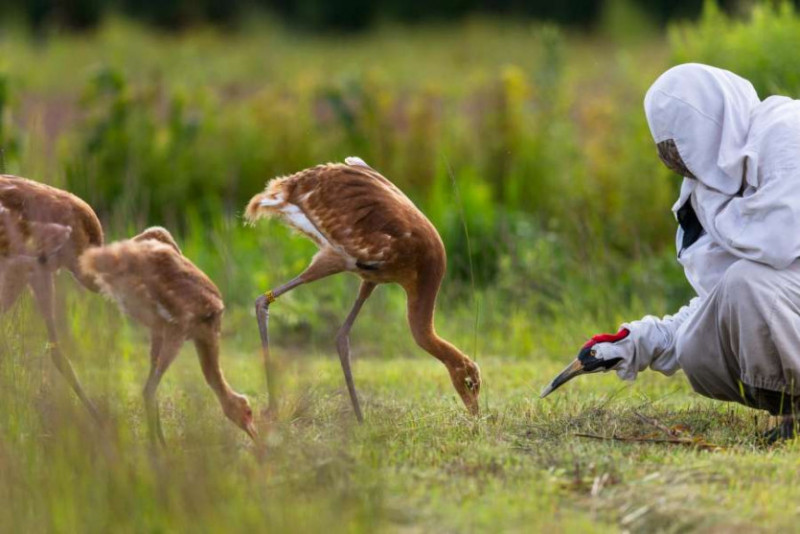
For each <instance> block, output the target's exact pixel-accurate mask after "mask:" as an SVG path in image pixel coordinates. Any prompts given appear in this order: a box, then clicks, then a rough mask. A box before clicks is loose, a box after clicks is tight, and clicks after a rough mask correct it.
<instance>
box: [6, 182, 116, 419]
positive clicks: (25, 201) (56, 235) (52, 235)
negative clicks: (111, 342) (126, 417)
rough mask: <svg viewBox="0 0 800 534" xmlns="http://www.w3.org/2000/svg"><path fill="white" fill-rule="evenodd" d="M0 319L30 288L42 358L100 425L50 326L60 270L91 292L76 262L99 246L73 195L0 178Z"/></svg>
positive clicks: (99, 237) (91, 221) (89, 213)
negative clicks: (40, 322)
mask: <svg viewBox="0 0 800 534" xmlns="http://www.w3.org/2000/svg"><path fill="white" fill-rule="evenodd" d="M0 206H2V211H0V314H3V313H5V312H6V311H8V310H9V309H11V307H12V306H13V305H14V303H15V302H16V301H17V300H18V298H19V296H20V295H21V294H22V292H23V290H24V289H25V288H26V287H30V288H31V291H32V293H33V296H34V299H35V301H36V306H37V308H38V311H39V313H40V314H41V316H42V317H43V319H44V321H45V326H46V327H47V335H48V340H49V344H48V352H49V353H50V356H51V358H52V360H53V362H54V364H55V366H56V368H57V369H58V370H59V372H60V373H61V374H62V375H63V376H64V377H65V378H66V380H67V382H68V383H69V385H70V386H71V387H72V389H73V390H74V391H75V393H76V394H77V395H78V397H79V398H80V400H81V401H82V402H83V404H84V405H85V406H86V408H87V409H88V410H89V412H90V413H91V414H92V416H94V418H95V419H96V420H98V421H100V416H99V414H98V412H97V409H96V408H95V407H94V404H92V402H91V401H90V400H89V398H88V397H87V396H86V394H85V393H84V391H83V388H82V387H81V384H80V382H79V380H78V377H77V375H76V374H75V370H74V369H73V368H72V365H71V364H70V362H69V360H68V359H67V358H66V356H64V355H63V354H62V353H61V350H60V347H59V343H58V335H57V332H56V326H55V324H56V323H55V302H56V301H55V294H54V293H55V289H54V288H55V282H54V279H55V274H56V273H57V272H58V271H59V270H60V269H62V268H64V269H67V270H68V271H69V272H71V273H72V274H73V276H74V277H75V279H76V280H77V281H78V282H79V283H80V284H81V285H82V286H83V287H85V288H87V289H89V290H91V291H97V289H98V288H97V286H96V285H95V284H94V282H93V281H92V280H90V279H88V278H87V277H86V276H84V275H83V273H82V272H81V270H80V268H79V265H78V257H79V256H80V255H81V254H82V253H83V252H84V251H85V250H87V249H89V248H91V247H95V246H100V245H102V244H103V229H102V227H101V226H100V221H99V220H98V219H97V215H95V213H94V211H93V210H92V208H91V207H89V205H88V204H86V202H84V201H83V200H81V199H79V198H78V197H76V196H75V195H72V194H70V193H67V192H66V191H62V190H60V189H56V188H55V187H51V186H48V185H44V184H40V183H38V182H34V181H32V180H27V179H25V178H20V177H17V176H11V175H7V174H5V175H0Z"/></svg>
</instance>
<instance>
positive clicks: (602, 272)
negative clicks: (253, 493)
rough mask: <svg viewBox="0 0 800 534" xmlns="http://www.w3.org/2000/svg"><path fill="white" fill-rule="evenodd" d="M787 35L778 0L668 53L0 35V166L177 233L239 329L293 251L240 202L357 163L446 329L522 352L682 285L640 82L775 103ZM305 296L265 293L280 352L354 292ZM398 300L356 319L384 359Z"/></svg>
mask: <svg viewBox="0 0 800 534" xmlns="http://www.w3.org/2000/svg"><path fill="white" fill-rule="evenodd" d="M623 15H624V13H623ZM636 16H637V17H638V16H642V15H641V13H640V14H639V15H636ZM625 17H626V16H622V19H625ZM619 18H620V17H619V16H618V17H617V19H619ZM628 18H630V17H628ZM798 25H800V18H799V17H798V16H797V14H796V13H795V11H794V9H793V8H792V7H791V5H790V4H779V5H777V6H773V7H768V6H762V7H757V8H756V9H755V10H754V12H753V15H752V17H750V18H749V19H746V20H740V19H734V18H732V17H731V16H729V15H725V14H724V13H722V12H721V11H720V10H719V9H718V8H717V7H716V5H715V4H713V3H708V4H707V5H706V9H705V12H704V14H703V16H702V17H701V19H700V20H699V21H698V22H697V23H684V24H682V25H679V26H675V27H673V28H672V30H671V32H670V36H669V40H668V41H666V42H665V41H664V40H663V39H662V38H660V37H655V38H652V37H651V38H649V39H648V40H645V41H641V40H637V41H635V44H630V42H629V41H627V40H625V39H624V38H623V37H621V36H619V35H618V33H616V32H612V33H602V32H601V33H600V34H598V35H597V36H596V37H586V38H580V39H576V38H572V37H570V36H568V35H567V34H565V33H564V32H563V31H562V30H560V29H559V28H558V27H556V26H552V25H530V24H525V23H510V22H508V21H498V20H493V21H492V20H483V21H470V22H465V23H463V24H461V25H455V26H449V27H419V28H417V29H413V30H412V29H402V28H395V29H384V30H379V31H377V32H373V33H369V34H367V35H362V36H356V37H350V38H346V39H344V38H340V37H337V38H333V37H324V36H320V37H314V38H310V37H308V38H298V36H297V35H296V34H294V33H293V32H291V31H289V30H286V29H285V28H283V27H281V26H280V25H276V24H274V23H272V22H270V21H268V20H262V21H261V22H259V23H257V26H255V27H253V28H252V29H251V30H248V31H242V32H240V33H237V34H233V35H228V34H226V33H217V32H214V31H204V32H197V33H195V34H186V35H183V36H178V37H170V36H164V35H160V34H153V33H151V32H149V31H147V30H144V29H142V28H141V27H139V26H137V25H132V24H130V23H128V22H125V21H122V20H119V19H113V20H111V21H110V22H108V23H107V24H106V25H105V26H103V28H102V29H101V30H100V31H99V32H97V33H96V34H94V35H92V36H83V37H68V36H64V37H60V38H58V39H54V40H51V41H47V42H44V43H39V44H32V43H31V41H30V40H29V39H28V34H26V33H25V32H20V31H10V30H9V31H5V32H4V33H3V37H2V40H0V47H2V51H3V60H2V62H0V119H2V120H0V125H2V129H0V140H2V141H3V143H4V145H5V154H6V156H5V161H6V166H7V168H8V170H9V171H13V172H16V173H18V174H21V175H26V176H29V177H32V178H37V179H42V180H45V181H51V182H55V183H56V184H58V185H61V186H64V187H66V188H68V189H69V190H71V191H73V192H75V193H76V194H77V195H79V196H80V197H82V198H84V199H86V200H87V201H88V202H89V203H90V204H91V205H92V206H93V207H94V208H95V209H96V210H97V212H98V214H99V215H100V216H101V218H102V219H103V221H104V223H105V225H106V227H107V229H108V232H109V234H110V236H111V237H123V236H127V235H130V234H133V233H135V232H137V231H139V230H140V229H141V228H143V227H144V226H146V225H150V224H163V225H165V226H167V227H169V228H171V229H173V230H174V231H176V233H177V234H178V235H179V236H180V238H181V239H182V240H183V241H184V243H185V245H184V248H185V250H186V251H187V254H188V255H189V256H190V257H191V258H193V259H194V260H196V261H197V262H198V263H199V264H200V265H201V267H203V268H204V269H205V270H206V271H207V272H208V273H209V275H210V276H211V277H212V278H213V279H214V280H215V281H217V283H218V284H219V285H220V287H221V288H222V290H223V293H224V294H225V296H226V301H227V302H228V303H229V308H230V309H231V312H230V315H231V316H232V317H233V318H234V319H231V320H233V321H235V320H236V319H235V318H236V317H237V316H240V317H241V319H242V320H243V321H245V323H244V324H249V321H250V320H251V319H250V318H248V317H247V313H248V312H249V308H250V303H251V302H252V299H253V296H254V295H255V294H257V293H258V292H259V291H263V290H264V289H266V288H268V287H272V286H275V285H277V284H279V283H282V282H283V281H285V280H287V279H289V278H290V277H292V276H294V275H295V274H296V273H298V272H299V271H300V270H302V268H303V267H304V265H305V263H306V262H307V261H308V258H310V256H311V254H312V253H313V246H312V245H311V244H310V243H308V242H306V241H305V240H303V239H300V238H297V237H295V236H292V235H290V233H289V232H288V231H286V230H285V229H283V228H281V227H280V225H278V224H270V225H268V227H259V228H256V229H249V228H244V227H242V225H241V220H240V219H239V215H240V213H241V210H242V209H243V206H244V205H245V203H246V201H247V199H248V198H249V197H250V196H252V195H253V194H254V193H256V192H258V191H259V190H261V189H262V188H263V186H264V183H265V182H266V181H267V180H268V179H269V178H271V177H273V176H277V175H281V174H286V173H291V172H295V171H297V170H300V169H302V168H305V167H308V166H311V165H314V164H317V163H319V162H324V161H341V160H343V159H344V157H345V156H348V155H359V156H361V157H363V158H364V159H365V160H366V161H367V162H369V163H370V164H371V165H373V166H374V167H375V168H377V169H379V170H380V171H381V172H383V173H384V174H385V175H386V176H388V177H389V178H390V179H392V180H393V181H395V182H396V183H397V184H398V185H399V186H400V187H401V188H403V190H405V191H406V192H407V193H408V194H409V196H410V197H411V198H412V199H413V200H415V201H416V202H417V203H418V204H419V205H420V207H421V208H422V209H423V211H424V212H425V213H426V214H428V215H429V217H430V218H431V219H432V221H433V222H434V224H435V225H436V226H437V228H438V229H439V230H440V232H441V234H442V236H443V238H444V240H445V243H446V246H447V249H448V255H449V273H450V276H449V278H448V281H447V283H446V284H445V295H444V300H443V302H445V303H446V304H445V305H444V306H443V307H444V308H446V309H447V310H448V311H447V314H448V315H447V316H446V317H447V318H446V319H445V320H444V321H440V323H442V322H446V323H449V326H448V325H444V326H442V328H443V329H444V331H445V332H448V331H450V332H453V333H454V335H456V336H458V335H459V334H460V335H461V339H460V340H457V341H459V342H460V344H462V345H463V344H464V343H466V342H473V340H472V339H471V338H472V336H471V335H468V334H466V332H469V331H471V330H472V329H473V325H474V324H475V323H474V321H475V319H474V313H475V306H476V305H477V306H478V307H479V308H482V310H483V312H482V313H481V317H480V319H479V323H478V327H479V328H480V330H481V331H483V332H484V335H482V336H481V340H482V341H481V343H482V347H481V349H482V350H486V351H490V352H493V353H509V354H516V355H520V356H522V355H532V354H538V355H543V354H547V353H549V352H550V350H551V349H553V348H559V350H563V348H561V347H562V346H563V345H562V344H563V343H564V341H565V340H572V339H573V338H574V339H575V341H576V342H577V340H578V339H579V337H580V336H585V335H588V334H591V333H593V330H594V329H596V328H601V329H612V328H614V327H615V326H616V324H617V323H618V322H620V321H622V320H628V319H632V318H636V317H637V316H639V315H641V314H643V313H644V312H645V311H648V312H651V313H666V312H669V311H674V309H676V308H677V307H678V306H680V305H681V304H683V303H684V302H686V301H687V300H688V298H689V296H690V289H689V287H688V284H686V282H685V281H684V279H683V276H682V273H681V271H680V269H679V267H678V266H677V264H676V262H675V260H674V244H673V235H674V227H675V223H674V220H673V219H672V216H671V214H670V212H669V207H670V206H671V203H672V201H673V199H674V197H675V195H676V191H677V187H678V180H677V179H675V177H674V176H672V175H671V174H670V173H669V171H667V170H666V169H665V168H663V166H662V165H661V164H660V163H659V162H658V159H657V158H656V157H655V152H654V148H653V145H652V140H651V139H650V135H649V132H648V129H647V125H646V122H645V119H644V114H643V113H642V109H641V99H642V95H643V94H644V92H645V90H646V88H647V86H648V85H649V84H650V83H651V82H652V80H654V79H655V78H656V77H657V75H658V74H659V73H660V72H661V71H663V70H664V69H665V68H667V67H668V66H669V65H670V64H671V63H674V62H679V61H689V60H692V61H701V62H702V61H705V62H709V63H714V64H721V65H722V66H724V67H727V68H731V69H732V70H734V71H737V72H739V73H741V74H743V75H745V76H748V77H750V78H751V79H752V80H753V81H754V82H755V83H756V84H757V86H758V87H759V90H760V91H762V96H764V93H765V92H770V91H772V90H780V91H786V92H789V93H792V92H793V91H796V89H795V88H796V87H797V72H796V69H794V68H793V66H794V65H795V63H796V62H794V61H793V58H794V55H796V54H797V52H796V50H798V47H797V46H794V45H795V44H796V43H795V42H794V41H795V40H796V37H795V35H798V33H797V32H796V31H795V30H796V29H797V28H798ZM719 43H724V45H722V46H721V45H720V44H719ZM726 51H731V52H726ZM422 59H424V61H422ZM33 64H36V65H37V67H38V68H36V69H31V68H30V65H33ZM465 226H466V228H467V230H468V233H469V237H470V241H471V243H468V242H467V238H466V235H467V232H465ZM470 245H471V246H470ZM470 253H471V256H470ZM264 260H266V261H264ZM473 275H474V279H475V282H476V283H477V287H476V289H475V291H474V292H473V290H472V286H471V281H472V278H473ZM340 278H341V277H340ZM317 286H318V287H315V288H313V289H304V290H299V291H298V292H297V294H296V295H295V294H292V295H291V296H289V297H287V298H286V300H285V302H286V304H284V311H283V312H282V313H281V314H276V320H277V321H278V323H277V324H279V325H283V326H284V327H285V328H286V329H287V331H289V332H294V333H295V334H296V335H294V336H292V335H291V334H286V335H284V336H282V337H281V336H279V337H278V338H277V339H278V340H283V341H285V342H286V343H288V344H292V343H296V342H298V341H300V340H302V341H304V342H310V343H311V344H314V343H316V342H317V341H319V342H320V343H324V344H325V346H327V345H328V344H329V339H328V336H329V335H330V334H331V332H333V331H335V328H336V327H337V325H338V323H339V321H341V315H342V313H343V312H344V311H345V310H346V309H347V306H348V305H349V302H350V301H351V300H352V298H353V293H354V287H353V281H352V280H348V279H346V278H345V279H343V280H341V281H340V280H338V279H337V280H332V281H329V282H326V283H324V284H317ZM379 293H380V292H379ZM402 298H403V296H402V293H401V292H399V290H396V289H395V290H390V291H388V292H387V293H386V294H384V295H383V296H378V297H376V300H378V301H379V304H376V309H377V310H379V311H377V312H376V313H375V317H374V320H375V321H379V322H380V324H382V325H392V326H391V327H383V328H381V329H379V331H380V332H382V334H381V335H379V336H378V339H376V340H374V342H375V344H376V346H380V345H381V342H382V340H383V339H396V338H398V337H400V338H402V339H406V341H405V342H404V343H401V344H395V345H394V347H395V348H396V350H395V351H393V353H395V354H396V353H398V352H404V351H406V350H413V349H412V348H411V347H412V344H411V342H410V340H409V337H408V336H407V334H406V333H405V326H404V318H403V316H404V312H403V304H402ZM239 305H241V306H242V310H243V311H242V312H241V313H240V312H239V311H237V306H239ZM498 306H499V308H498ZM564 317H570V318H571V319H570V321H568V323H564V322H563V318H564ZM363 320H364V321H365V322H367V324H369V322H370V321H372V320H373V319H370V318H366V319H363ZM598 320H599V321H600V323H601V325H600V326H591V325H593V324H594V323H596V322H598ZM234 324H238V323H234ZM279 342H281V341H279ZM570 342H572V341H570ZM473 344H474V342H473ZM469 350H473V348H472V347H470V348H469Z"/></svg>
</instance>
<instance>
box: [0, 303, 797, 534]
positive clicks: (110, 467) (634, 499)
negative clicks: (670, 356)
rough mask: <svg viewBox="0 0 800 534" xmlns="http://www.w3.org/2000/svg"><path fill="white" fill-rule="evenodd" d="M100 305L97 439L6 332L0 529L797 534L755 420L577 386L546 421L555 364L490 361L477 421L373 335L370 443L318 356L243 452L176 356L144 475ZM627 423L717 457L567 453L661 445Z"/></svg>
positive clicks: (697, 403) (295, 365)
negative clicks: (379, 351)
mask: <svg viewBox="0 0 800 534" xmlns="http://www.w3.org/2000/svg"><path fill="white" fill-rule="evenodd" d="M26 301H27V299H26ZM97 306H98V309H99V308H102V309H103V310H104V313H105V315H106V317H107V318H108V319H107V321H105V322H102V323H99V324H95V325H94V326H91V327H89V329H88V333H89V334H91V335H90V336H88V335H87V332H84V335H83V336H82V337H83V339H82V340H76V344H77V345H81V350H80V354H77V353H76V354H74V357H73V359H74V360H75V362H76V367H77V368H78V370H79V372H80V374H81V377H82V379H83V380H84V383H85V386H86V388H87V389H88V390H89V391H90V392H91V395H92V397H93V398H94V399H96V400H97V401H98V402H99V404H100V406H101V407H102V410H103V411H104V413H105V414H106V416H107V418H108V424H107V426H106V428H105V429H103V430H102V431H101V430H98V429H97V428H95V427H94V426H93V425H92V424H91V422H90V421H89V419H88V417H87V414H86V413H85V412H84V411H83V410H82V408H81V407H80V406H79V405H78V404H77V402H76V401H75V399H74V397H73V395H72V394H71V392H70V391H69V390H68V388H67V387H66V386H65V384H64V382H63V380H62V379H61V377H60V376H58V375H57V373H56V371H55V370H54V369H53V366H52V365H51V364H50V362H49V361H48V360H47V359H46V357H45V355H44V346H45V343H44V339H43V337H42V332H41V331H40V330H39V329H38V328H37V327H35V326H30V328H28V331H27V332H25V334H24V335H21V334H20V333H18V332H15V330H18V324H19V323H20V322H24V324H28V325H33V321H31V320H30V319H32V318H33V316H32V315H31V314H30V310H29V309H28V303H27V302H25V303H23V305H22V307H21V308H18V309H17V310H16V311H15V312H13V313H12V314H11V315H9V316H7V317H6V318H3V319H2V320H0V327H2V329H3V338H2V345H0V405H2V406H3V409H2V410H1V411H0V499H1V500H2V502H3V506H2V507H0V530H3V531H15V532H44V531H52V532H105V531H108V530H110V529H113V530H114V531H116V532H142V531H145V532H168V531H187V530H191V531H199V532H214V531H230V532H238V531H242V532H244V531H253V530H256V531H265V530H267V531H271V532H276V531H292V532H319V531H328V532H368V531H375V530H383V531H402V532H419V531H445V532H451V531H467V532H480V531H485V530H487V529H493V530H497V531H502V532H507V531H531V530H539V531H556V532H559V531H561V532H576V531H585V532H589V531H593V532H596V531H619V530H629V531H641V532H652V531H667V532H676V531H687V530H708V529H711V530H713V531H716V532H727V531H731V530H735V531H752V529H762V528H763V529H766V530H773V529H778V528H787V529H790V528H793V526H794V525H795V524H796V519H797V508H796V502H797V499H798V498H799V497H800V489H798V488H797V485H796V484H795V483H794V477H795V473H796V472H797V468H798V460H797V458H798V455H797V452H798V448H797V447H798V445H796V444H788V445H781V446H777V447H774V448H768V447H766V446H764V445H762V444H760V443H759V441H758V439H757V435H758V433H759V432H760V431H763V430H765V429H766V428H767V426H768V425H769V423H770V421H769V418H767V417H766V416H763V415H758V414H757V413H756V412H753V411H750V410H748V409H746V408H740V407H736V406H732V405H727V404H723V403H714V402H712V401H708V400H705V399H702V398H700V397H698V396H697V395H694V394H693V393H692V392H691V391H690V389H689V387H688V385H687V383H686V381H685V379H684V378H683V376H682V375H678V376H676V377H673V378H671V379H669V378H665V377H662V376H660V375H655V374H648V373H644V374H643V375H641V376H640V379H639V380H638V381H637V382H635V383H633V384H628V383H623V382H620V381H619V380H618V379H617V378H616V377H615V376H612V375H604V376H601V375H595V376H587V377H582V378H580V379H577V380H575V381H574V382H572V383H570V384H569V385H568V386H565V387H564V388H563V389H562V390H560V391H558V392H556V393H554V394H553V395H552V396H551V397H548V398H547V399H545V400H539V399H538V392H539V391H540V389H541V388H542V387H543V386H544V385H545V384H546V383H547V382H548V381H549V380H550V379H551V378H552V376H554V375H555V373H557V372H558V371H559V370H560V369H561V367H562V366H563V365H564V364H565V361H562V359H561V358H560V357H559V358H556V357H555V356H554V357H549V358H536V359H529V360H515V359H508V358H505V357H502V355H493V356H491V357H489V356H487V357H485V358H481V360H480V363H481V367H482V370H483V374H484V377H485V382H484V387H483V402H482V404H483V413H482V416H481V418H480V419H479V420H473V419H472V418H470V417H469V416H467V414H466V413H465V412H464V410H463V408H462V407H461V406H460V404H459V402H458V401H457V400H456V396H455V394H454V392H453V390H452V387H451V385H450V382H449V379H448V376H447V373H446V372H445V370H444V368H443V367H442V366H441V365H440V364H439V363H438V362H436V361H435V360H433V359H432V358H430V357H429V356H427V355H425V354H424V353H422V352H421V351H420V350H411V351H408V352H407V353H404V354H399V355H397V356H395V357H393V358H391V359H379V358H374V357H369V356H370V355H369V354H367V352H368V351H365V350H364V349H363V346H364V345H363V343H362V339H364V338H369V335H368V333H366V332H358V333H357V334H356V335H355V336H354V339H353V343H354V349H355V355H356V362H355V377H356V382H357V385H358V387H359V390H360V393H361V396H362V400H363V405H364V408H365V416H366V422H365V423H364V424H363V425H360V426H359V425H358V424H356V423H355V420H354V418H353V416H352V412H351V409H350V406H349V400H348V398H347V395H346V391H345V389H344V387H343V380H342V377H341V371H340V369H339V365H338V360H337V358H336V357H335V354H334V351H333V349H332V347H331V350H328V351H324V352H320V351H311V352H310V353H306V352H304V351H297V350H293V351H287V350H285V349H278V350H277V355H278V357H279V358H280V360H281V362H282V369H283V370H282V376H283V380H282V381H281V384H282V405H281V416H280V418H279V420H278V421H277V422H272V423H270V422H267V421H264V420H261V421H260V430H261V438H262V442H261V444H260V445H258V446H255V445H253V444H251V443H250V442H249V441H248V439H247V438H246V436H245V435H244V434H243V433H242V432H241V431H239V430H238V429H237V428H235V427H234V426H233V425H232V424H230V423H229V422H228V421H227V420H226V419H225V418H224V416H223V415H222V412H221V410H220V409H219V406H218V405H217V403H216V400H215V398H214V396H213V394H212V393H211V391H210V390H209V389H208V388H207V387H206V386H205V384H204V383H203V381H202V375H201V373H200V370H199V365H198V364H197V361H196V358H195V356H194V354H193V352H192V351H191V350H190V349H189V348H187V349H186V350H185V351H184V353H182V354H181V356H180V357H179V358H178V360H177V361H176V363H175V364H174V366H173V367H172V368H171V369H170V371H169V373H168V374H167V376H166V378H165V380H164V381H163V383H162V386H161V388H160V395H159V397H160V404H161V408H162V413H163V422H164V427H165V432H166V435H167V440H168V443H169V446H168V449H167V450H166V451H163V453H160V454H156V455H154V454H152V451H151V450H150V448H149V445H148V440H147V435H146V429H145V424H144V421H143V408H142V404H141V396H140V391H141V387H142V385H143V382H144V379H145V377H146V373H147V365H148V356H147V344H146V340H144V339H143V338H142V336H141V334H142V332H141V330H139V329H138V328H135V327H132V326H131V325H127V324H126V323H125V322H123V321H121V320H119V318H118V316H117V314H116V312H115V311H113V307H112V305H111V304H110V303H102V302H101V303H99V304H98V305H97ZM274 314H275V315H276V316H277V315H280V311H279V309H277V308H276V310H275V312H274ZM106 326H107V327H106ZM253 326H254V325H253ZM275 335H279V334H278V332H275ZM242 336H243V339H244V340H246V341H243V342H242V343H241V344H240V343H238V342H237V343H235V342H233V341H232V340H231V339H230V338H229V337H226V338H225V339H224V340H223V360H222V362H223V365H224V368H225V371H226V374H227V376H228V379H229V381H230V382H231V384H232V385H233V386H234V387H235V388H236V389H238V390H239V391H242V392H245V393H247V394H248V395H250V396H251V399H252V400H253V401H254V405H255V408H256V411H258V412H260V410H261V409H264V408H265V407H266V406H265V403H266V392H265V379H264V375H263V372H262V368H261V363H260V360H259V353H258V350H257V347H258V344H257V334H256V330H255V328H251V329H249V330H248V332H246V333H242ZM87 337H91V341H89V342H87V341H86V338H87ZM236 345H239V346H238V347H236V348H232V347H233V346H236ZM76 352H77V351H76ZM559 356H561V355H559ZM637 413H640V414H643V415H645V416H648V417H652V418H655V419H657V420H658V421H659V422H660V423H661V424H663V425H666V426H668V427H679V428H682V429H683V430H684V432H687V433H689V434H690V435H692V436H695V437H702V438H703V439H705V440H706V441H708V442H711V443H714V444H717V445H719V446H720V447H722V448H721V450H719V451H715V452H707V451H701V450H694V449H692V448H691V447H683V446H678V445H669V444H627V443H619V442H612V441H598V440H591V439H586V438H580V437H577V436H575V434H576V433H592V434H598V435H603V436H610V435H612V434H615V435H618V436H642V435H652V434H655V435H658V432H659V431H658V430H657V429H656V428H654V427H653V426H650V425H649V424H647V423H645V422H642V421H641V420H640V419H639V418H638V416H637ZM662 437H663V436H662Z"/></svg>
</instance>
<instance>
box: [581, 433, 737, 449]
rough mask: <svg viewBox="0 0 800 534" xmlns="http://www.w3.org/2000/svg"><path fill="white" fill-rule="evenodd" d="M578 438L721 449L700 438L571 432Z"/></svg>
mask: <svg viewBox="0 0 800 534" xmlns="http://www.w3.org/2000/svg"><path fill="white" fill-rule="evenodd" d="M573 435H574V436H577V437H579V438H590V439H599V440H603V441H621V442H625V443H632V442H636V443H669V444H671V445H685V446H689V447H694V448H697V449H701V450H704V451H718V450H722V447H720V446H719V445H714V444H713V443H708V442H707V441H705V440H704V439H702V438H649V437H636V436H632V437H624V436H600V435H598V434H583V433H576V434H573Z"/></svg>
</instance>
